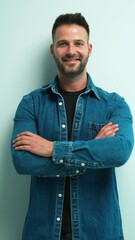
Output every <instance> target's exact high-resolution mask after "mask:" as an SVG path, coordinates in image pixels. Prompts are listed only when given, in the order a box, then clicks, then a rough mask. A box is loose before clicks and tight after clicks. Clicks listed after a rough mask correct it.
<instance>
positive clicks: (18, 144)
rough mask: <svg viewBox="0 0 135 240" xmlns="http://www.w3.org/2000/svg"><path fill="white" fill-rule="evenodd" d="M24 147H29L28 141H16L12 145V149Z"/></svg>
mask: <svg viewBox="0 0 135 240" xmlns="http://www.w3.org/2000/svg"><path fill="white" fill-rule="evenodd" d="M24 145H30V141H28V140H20V141H16V142H14V143H13V147H17V146H24Z"/></svg>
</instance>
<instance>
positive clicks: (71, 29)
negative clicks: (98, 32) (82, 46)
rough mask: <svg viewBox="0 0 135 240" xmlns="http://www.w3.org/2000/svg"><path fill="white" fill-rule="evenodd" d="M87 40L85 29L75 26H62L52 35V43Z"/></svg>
mask: <svg viewBox="0 0 135 240" xmlns="http://www.w3.org/2000/svg"><path fill="white" fill-rule="evenodd" d="M61 39H63V40H78V39H79V40H83V41H87V40H88V33H87V31H86V29H85V28H84V27H82V26H79V25H77V24H63V25H61V26H59V27H58V28H56V31H55V34H54V41H59V40H61Z"/></svg>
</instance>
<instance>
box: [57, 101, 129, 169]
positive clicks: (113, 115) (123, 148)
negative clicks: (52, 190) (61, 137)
mask: <svg viewBox="0 0 135 240" xmlns="http://www.w3.org/2000/svg"><path fill="white" fill-rule="evenodd" d="M107 122H113V123H117V124H118V125H119V131H118V132H117V134H116V135H115V136H114V137H105V138H100V139H92V140H88V141H83V140H82V141H71V142H59V141H56V142H55V143H54V154H53V161H54V162H55V163H57V164H60V165H61V164H63V165H71V166H76V167H77V166H78V167H84V168H110V167H119V166H122V165H123V164H125V163H126V162H127V160H128V159H129V157H130V155H131V152H132V149H133V145H134V136H133V127H132V115H131V111H130V109H129V106H128V104H127V103H126V102H125V100H124V99H123V98H121V97H118V98H116V99H115V102H113V104H111V109H110V113H109V116H108V120H107Z"/></svg>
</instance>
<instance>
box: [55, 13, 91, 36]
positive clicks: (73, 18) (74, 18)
mask: <svg viewBox="0 0 135 240" xmlns="http://www.w3.org/2000/svg"><path fill="white" fill-rule="evenodd" d="M64 24H77V25H79V26H82V27H84V28H85V29H86V31H87V33H88V36H89V32H90V30H89V25H88V23H87V22H86V20H85V18H84V17H83V16H82V15H81V13H67V14H62V15H59V16H58V17H57V18H56V20H55V22H54V24H53V28H52V38H54V35H55V31H56V29H57V28H58V27H59V26H61V25H64Z"/></svg>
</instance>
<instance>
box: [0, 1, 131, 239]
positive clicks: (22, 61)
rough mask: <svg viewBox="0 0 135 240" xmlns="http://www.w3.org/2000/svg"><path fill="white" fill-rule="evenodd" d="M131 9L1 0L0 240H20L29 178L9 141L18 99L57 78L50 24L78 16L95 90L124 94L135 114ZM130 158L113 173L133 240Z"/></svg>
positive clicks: (121, 4)
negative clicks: (84, 27)
mask: <svg viewBox="0 0 135 240" xmlns="http://www.w3.org/2000/svg"><path fill="white" fill-rule="evenodd" d="M134 10H135V2H134V0H125V1H123V0H113V1H109V0H103V1H99V0H83V1H78V0H74V1H64V0H57V1H54V0H49V1H46V0H0V111H1V113H0V240H21V231H22V226H23V221H24V218H25V214H26V209H27V205H28V198H29V182H30V181H29V180H30V179H29V176H19V175H18V174H17V173H16V172H15V170H14V168H13V165H12V161H11V156H10V137H11V132H12V126H13V117H14V114H15V110H16V107H17V105H18V103H19V101H20V99H21V98H22V96H23V95H24V94H26V93H28V92H29V91H31V90H33V89H35V88H37V87H40V86H41V85H43V84H45V83H47V82H49V81H51V80H52V77H53V75H54V74H55V73H56V69H55V67H54V64H53V63H52V60H51V57H50V55H49V44H50V41H51V27H52V24H53V22H54V19H55V18H56V17H57V16H58V15H59V14H61V13H66V12H82V14H83V15H84V16H85V17H86V19H87V20H88V22H89V24H90V26H91V41H92V44H93V54H92V56H91V59H90V61H89V64H88V71H89V72H90V73H91V75H92V78H93V80H94V81H95V83H96V84H97V85H99V86H101V87H103V88H106V89H107V90H109V91H117V92H118V93H119V94H120V95H123V96H124V97H125V99H126V100H127V101H128V103H129V105H130V107H131V109H132V112H133V115H135V104H134V95H135V93H134V92H135V91H134V88H133V83H134V81H135V70H134V68H135V67H134V66H135V60H134V59H135V30H134V29H135V28H134V22H135V14H134ZM51 64H52V65H51ZM134 156H135V152H133V154H132V156H131V158H130V160H129V162H128V163H127V164H126V165H125V166H123V167H121V168H119V169H117V178H118V188H119V195H120V203H121V210H122V218H123V225H124V230H125V239H126V240H134V239H135V229H134V228H135V225H134V216H135V187H134V184H135V163H134Z"/></svg>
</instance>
